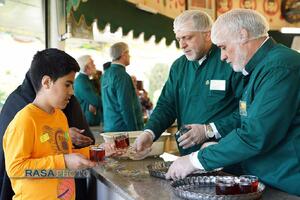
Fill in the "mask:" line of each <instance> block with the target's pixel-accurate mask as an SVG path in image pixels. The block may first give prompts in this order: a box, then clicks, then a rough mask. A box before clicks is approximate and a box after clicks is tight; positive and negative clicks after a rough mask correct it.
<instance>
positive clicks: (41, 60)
mask: <svg viewBox="0 0 300 200" xmlns="http://www.w3.org/2000/svg"><path fill="white" fill-rule="evenodd" d="M79 69H80V68H79V65H78V63H77V62H76V60H75V59H74V58H73V57H72V56H70V55H69V54H67V53H66V52H64V51H61V50H59V49H54V48H50V49H45V50H43V51H38V52H37V53H36V54H35V55H34V57H33V60H32V62H31V66H30V69H29V76H30V79H31V82H32V85H33V87H34V90H35V92H38V91H39V90H40V88H41V81H42V78H43V76H45V75H47V76H50V78H51V79H52V80H53V81H54V82H55V81H56V80H57V79H58V78H60V77H63V76H65V75H67V74H69V73H70V72H72V71H73V72H78V71H79Z"/></svg>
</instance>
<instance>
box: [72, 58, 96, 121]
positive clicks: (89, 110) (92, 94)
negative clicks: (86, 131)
mask: <svg viewBox="0 0 300 200" xmlns="http://www.w3.org/2000/svg"><path fill="white" fill-rule="evenodd" d="M77 62H78V64H79V67H80V71H79V74H78V76H77V77H76V79H75V81H74V94H75V96H76V98H77V99H78V101H79V103H80V106H81V109H82V111H83V113H84V115H85V117H86V119H87V121H88V123H89V125H90V126H99V125H100V121H101V117H102V112H101V110H102V101H101V96H100V93H99V92H97V89H96V87H95V86H94V84H93V82H92V81H91V80H90V78H89V77H91V76H92V75H93V74H95V73H96V67H95V64H94V61H93V59H92V58H91V56H89V55H83V56H80V57H79V58H78V59H77Z"/></svg>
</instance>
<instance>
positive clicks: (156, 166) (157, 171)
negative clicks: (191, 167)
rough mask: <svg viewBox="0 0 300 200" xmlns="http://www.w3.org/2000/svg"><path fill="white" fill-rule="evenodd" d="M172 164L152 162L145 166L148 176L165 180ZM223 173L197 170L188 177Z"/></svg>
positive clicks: (218, 170)
mask: <svg viewBox="0 0 300 200" xmlns="http://www.w3.org/2000/svg"><path fill="white" fill-rule="evenodd" d="M171 164H172V162H163V161H159V162H154V163H152V164H150V165H148V166H147V168H148V171H149V174H150V176H154V177H157V178H162V179H166V173H167V172H168V169H169V167H170V166H171ZM222 173H223V172H221V171H220V169H217V170H213V171H205V170H197V171H195V172H194V173H193V174H191V175H189V176H200V175H202V176H204V175H205V176H210V175H215V176H217V175H220V176H221V175H222Z"/></svg>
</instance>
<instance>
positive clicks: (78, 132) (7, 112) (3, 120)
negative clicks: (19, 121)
mask: <svg viewBox="0 0 300 200" xmlns="http://www.w3.org/2000/svg"><path fill="white" fill-rule="evenodd" d="M35 96H36V92H35V90H34V88H33V84H32V79H31V77H30V76H29V73H28V72H27V73H26V76H25V79H24V81H23V83H22V84H21V85H20V86H19V87H18V88H17V89H16V90H14V91H13V92H12V93H11V94H10V95H9V96H8V98H7V99H6V101H5V104H4V105H3V108H2V110H1V113H0V144H1V148H0V199H1V200H11V199H12V197H13V195H14V192H13V190H12V187H11V183H10V180H9V178H8V176H7V173H6V169H5V158H4V153H3V148H2V140H3V135H4V133H5V130H6V128H7V126H8V124H9V123H10V122H11V120H12V119H13V118H14V116H15V115H16V113H17V112H19V111H20V110H21V109H23V108H24V107H25V106H26V105H27V104H29V103H31V102H32V101H33V100H34V98H35ZM63 112H64V114H65V115H66V117H67V120H68V124H69V127H71V128H70V129H69V133H70V136H71V139H72V143H73V145H74V146H75V148H79V147H86V146H89V145H91V144H94V143H95V139H94V136H93V134H92V132H91V131H90V129H89V126H88V123H87V121H86V119H85V117H84V115H83V113H82V111H81V108H80V105H79V103H78V101H77V99H76V98H75V96H74V95H72V96H71V99H70V100H69V103H68V105H67V106H66V108H64V109H63ZM75 182H76V188H80V190H79V189H78V190H76V200H83V199H86V196H87V195H88V193H87V186H86V185H87V182H86V179H76V180H75Z"/></svg>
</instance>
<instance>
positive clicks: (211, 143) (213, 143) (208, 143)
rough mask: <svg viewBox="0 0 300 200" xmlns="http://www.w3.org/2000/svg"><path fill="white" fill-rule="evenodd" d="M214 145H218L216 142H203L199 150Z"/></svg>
mask: <svg viewBox="0 0 300 200" xmlns="http://www.w3.org/2000/svg"><path fill="white" fill-rule="evenodd" d="M215 144H218V142H205V143H203V144H202V146H201V148H200V149H204V148H206V147H208V146H210V145H215Z"/></svg>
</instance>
